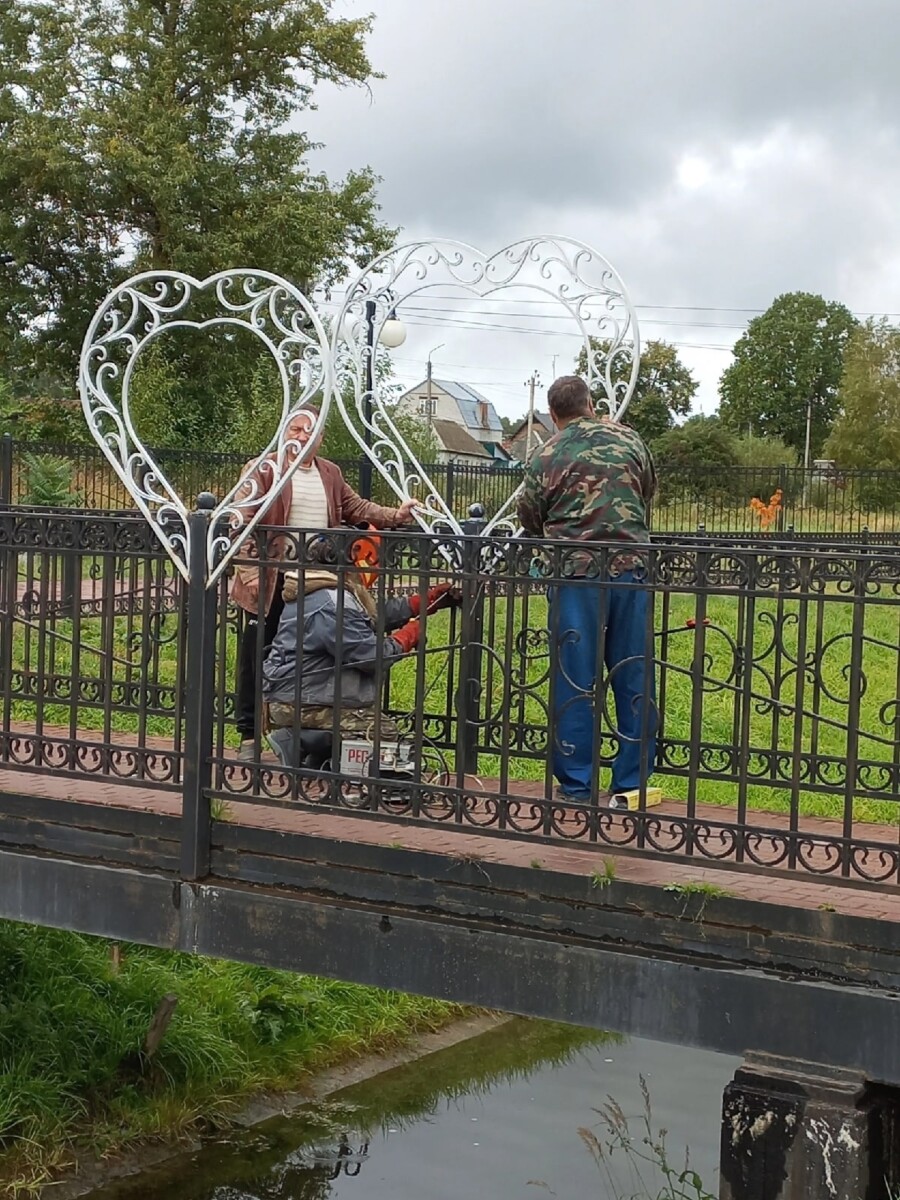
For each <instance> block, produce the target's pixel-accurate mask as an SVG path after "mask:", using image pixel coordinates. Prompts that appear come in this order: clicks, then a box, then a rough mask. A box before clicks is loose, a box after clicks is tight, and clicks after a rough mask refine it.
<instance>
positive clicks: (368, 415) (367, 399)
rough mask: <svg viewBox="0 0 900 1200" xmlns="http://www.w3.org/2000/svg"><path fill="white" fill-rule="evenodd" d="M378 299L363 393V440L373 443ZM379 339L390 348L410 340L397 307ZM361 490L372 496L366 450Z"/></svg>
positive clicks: (369, 304)
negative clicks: (407, 339)
mask: <svg viewBox="0 0 900 1200" xmlns="http://www.w3.org/2000/svg"><path fill="white" fill-rule="evenodd" d="M375 308H376V306H375V301H374V300H367V301H366V391H365V396H364V397H363V417H364V428H363V441H364V442H365V444H366V446H367V447H369V448H370V449H371V446H372V429H371V425H372V396H373V394H374V392H375ZM378 341H379V342H381V343H382V345H384V346H386V347H387V348H388V349H389V350H395V349H396V348H397V347H398V346H402V345H403V343H404V342H405V341H406V329H405V328H404V326H403V323H402V321H399V320H398V319H397V313H396V310H395V309H393V308H392V309H391V313H390V316H389V317H388V319H387V320H386V321H385V323H384V325H383V326H382V329H381V332H380V334H379V336H378ZM359 494H360V495H361V496H362V498H363V499H364V500H371V499H372V460H371V459H370V458H369V456H368V454H363V455H362V457H361V458H360V462H359Z"/></svg>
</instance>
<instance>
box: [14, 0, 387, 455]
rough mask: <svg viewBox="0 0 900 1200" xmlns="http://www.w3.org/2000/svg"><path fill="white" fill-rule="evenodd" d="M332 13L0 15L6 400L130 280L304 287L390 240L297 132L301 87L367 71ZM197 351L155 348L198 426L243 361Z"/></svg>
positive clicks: (251, 3)
mask: <svg viewBox="0 0 900 1200" xmlns="http://www.w3.org/2000/svg"><path fill="white" fill-rule="evenodd" d="M331 9H332V0H228V2H227V3H224V2H223V0H6V2H5V3H4V4H2V5H0V136H2V145H3V154H2V158H0V251H3V254H0V356H2V357H0V365H4V362H5V366H6V370H7V373H8V374H9V375H10V377H11V378H13V379H14V381H16V383H17V384H18V385H19V390H23V389H25V390H27V389H28V388H31V387H32V386H33V385H32V382H31V381H32V380H33V379H34V377H35V375H36V374H37V373H38V372H39V371H43V372H45V373H49V374H50V375H51V376H54V377H56V378H58V379H61V380H64V381H65V382H66V383H67V384H68V383H69V382H70V381H72V380H74V377H75V365H76V361H77V354H78V348H79V345H80V342H81V339H82V337H83V334H84V330H85V327H86V325H87V322H88V321H89V319H90V316H91V314H92V313H93V310H94V309H95V307H96V306H97V304H98V303H99V301H100V300H101V298H102V297H103V295H104V294H105V292H106V291H107V290H108V289H109V288H110V287H112V286H113V285H114V284H115V283H117V282H118V281H120V280H121V279H123V278H124V277H126V276H127V275H128V274H130V273H132V272H134V271H137V270H140V269H145V268H151V267H152V268H175V269H179V270H183V271H188V272H190V273H192V274H194V275H197V276H200V277H202V276H205V275H207V274H210V273H211V272H214V271H217V270H221V269H223V268H227V267H233V266H254V267H257V268H261V269H266V270H270V271H275V272H278V273H279V274H283V275H285V276H286V277H287V278H289V279H291V280H293V282H295V283H296V284H298V285H299V286H300V287H301V288H304V289H306V290H309V289H310V288H312V286H314V285H315V284H316V283H328V282H329V281H331V280H334V279H335V278H337V277H338V276H339V275H340V274H341V273H342V272H343V270H344V269H345V268H346V264H347V261H348V259H352V260H356V261H361V260H364V259H367V258H368V257H370V256H371V255H372V254H374V253H376V252H379V251H380V250H382V249H383V248H385V247H386V246H387V245H389V243H390V240H391V237H392V235H391V232H390V231H389V230H387V229H385V228H384V227H383V226H382V225H381V224H380V223H379V221H378V219H377V212H378V209H377V203H376V199H375V192H374V185H375V178H374V176H373V175H372V174H371V172H370V171H369V170H368V169H364V170H361V171H359V172H356V173H352V174H350V175H348V177H347V178H346V179H345V180H343V181H342V182H340V183H338V184H332V183H330V182H329V180H328V179H327V178H325V177H324V176H323V175H321V174H317V173H315V172H313V171H312V170H311V168H310V167H309V165H308V162H307V157H308V152H309V151H310V149H311V148H312V143H311V142H310V141H309V139H308V137H307V136H306V134H305V133H303V132H300V131H299V130H298V128H297V119H298V116H299V115H300V114H302V112H303V111H304V110H306V109H309V108H311V107H312V106H313V96H314V89H315V86H316V84H318V83H319V82H321V81H329V82H332V83H336V84H365V83H366V81H367V80H369V79H371V78H372V74H373V73H372V68H371V66H370V63H369V60H368V58H367V56H366V51H365V45H364V39H365V35H366V33H367V32H368V29H369V24H370V21H369V19H344V18H339V17H335V16H332V13H331ZM206 350H207V352H206V353H204V350H203V349H200V348H190V347H188V346H187V345H181V346H179V347H177V349H176V348H175V347H174V345H173V347H171V348H167V351H166V355H167V358H169V360H170V366H172V368H173V370H174V373H175V376H176V377H177V378H178V380H179V386H180V387H181V389H182V404H181V408H182V410H183V411H184V412H186V413H187V412H188V410H190V412H191V414H192V416H193V418H194V424H195V425H196V427H197V428H198V429H199V430H200V431H201V432H202V431H203V430H205V431H206V432H207V434H211V433H213V432H214V431H215V429H216V427H217V426H218V427H219V429H221V419H222V416H223V410H224V411H227V407H228V396H227V395H225V394H224V393H227V392H228V391H229V389H231V391H232V392H233V393H235V391H236V389H237V390H240V389H244V390H246V387H247V385H248V381H249V380H250V379H251V377H252V374H253V372H254V370H256V369H257V363H256V362H255V361H254V358H253V355H248V354H247V352H246V346H244V345H242V346H240V347H236V348H234V349H233V350H232V351H231V353H230V354H229V353H228V347H222V348H219V347H217V348H216V352H215V353H214V354H209V353H208V348H206ZM157 369H159V367H158V364H157ZM201 410H203V411H201ZM198 418H202V419H198ZM220 444H221V438H220Z"/></svg>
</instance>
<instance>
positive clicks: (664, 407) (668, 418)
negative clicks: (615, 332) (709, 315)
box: [575, 338, 697, 442]
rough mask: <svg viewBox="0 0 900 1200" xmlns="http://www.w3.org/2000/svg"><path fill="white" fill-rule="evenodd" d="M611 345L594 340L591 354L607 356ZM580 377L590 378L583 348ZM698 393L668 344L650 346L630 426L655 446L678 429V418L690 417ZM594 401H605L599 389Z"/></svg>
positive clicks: (643, 356)
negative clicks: (676, 424) (606, 353)
mask: <svg viewBox="0 0 900 1200" xmlns="http://www.w3.org/2000/svg"><path fill="white" fill-rule="evenodd" d="M607 347H608V343H605V342H601V341H598V340H597V339H596V338H592V339H591V351H592V353H596V352H597V351H600V352H601V353H605V352H606V350H607ZM575 370H576V372H577V374H579V375H584V376H587V351H586V349H585V347H584V346H582V348H581V351H580V353H579V355H578V358H577V359H576V360H575ZM696 392H697V381H696V379H694V377H693V375H692V374H691V372H690V370H689V369H688V368H687V367H686V366H685V365H684V363H683V362H682V361H681V359H680V358H679V357H678V351H677V350H676V348H675V347H674V346H672V345H670V344H669V343H668V342H656V341H654V342H648V343H647V345H646V346H644V347H643V350H642V352H641V365H640V368H639V370H638V377H637V381H636V383H635V387H634V393H633V395H632V398H631V403H630V404H629V405H628V408H627V409H626V412H625V417H624V420H625V422H626V424H628V425H631V426H632V428H634V429H636V430H637V431H638V433H639V434H640V435H641V437H642V438H643V439H644V441H645V442H654V441H655V440H656V439H657V438H659V437H662V435H663V434H664V433H665V432H666V431H667V430H669V429H672V428H673V426H674V425H675V418H676V417H686V416H687V415H688V413H689V412H690V411H691V401H692V400H693V399H694V396H695V395H696ZM594 400H595V401H597V402H598V403H599V402H601V401H605V397H604V394H603V392H602V391H601V390H600V389H599V388H595V390H594Z"/></svg>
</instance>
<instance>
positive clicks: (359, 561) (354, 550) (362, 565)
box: [350, 525, 381, 588]
mask: <svg viewBox="0 0 900 1200" xmlns="http://www.w3.org/2000/svg"><path fill="white" fill-rule="evenodd" d="M367 528H368V531H369V536H368V537H361V538H359V539H358V540H357V541H355V542H354V543H353V545H352V546H351V548H350V559H351V561H352V563H353V565H354V566H355V567H356V568H357V569H358V570H359V574H360V580H361V582H362V585H363V587H366V588H370V587H371V586H372V584H373V583H374V582H375V580H376V578H377V575H378V571H377V569H376V568H377V567H378V549H379V547H380V545H381V538H379V537H377V536H373V535H374V533H375V526H374V525H369V526H368V527H367Z"/></svg>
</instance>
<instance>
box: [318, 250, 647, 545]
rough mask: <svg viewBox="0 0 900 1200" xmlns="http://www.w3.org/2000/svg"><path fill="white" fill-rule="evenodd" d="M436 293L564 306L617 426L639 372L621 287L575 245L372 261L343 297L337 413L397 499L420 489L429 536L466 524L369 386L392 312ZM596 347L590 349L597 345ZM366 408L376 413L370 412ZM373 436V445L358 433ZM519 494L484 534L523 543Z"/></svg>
mask: <svg viewBox="0 0 900 1200" xmlns="http://www.w3.org/2000/svg"><path fill="white" fill-rule="evenodd" d="M431 287H443V288H445V289H446V288H453V289H455V290H457V291H460V290H461V291H462V292H463V293H464V294H465V293H469V294H470V295H474V296H478V297H486V296H490V295H492V294H494V293H497V292H502V291H503V290H504V289H508V288H511V287H516V288H522V287H527V288H530V289H532V290H535V291H537V292H539V293H542V294H543V295H545V296H547V297H548V298H549V299H552V300H553V301H555V302H557V303H559V304H560V305H562V307H563V309H564V310H565V311H566V312H568V314H569V315H570V316H571V317H572V320H573V322H574V323H575V325H576V326H577V328H578V329H579V330H580V332H581V334H582V337H583V339H584V345H585V349H586V352H587V362H588V382H589V384H590V385H591V386H592V388H593V387H597V386H599V387H600V389H601V390H602V391H603V394H604V395H605V396H606V399H607V403H608V407H609V411H610V415H611V416H612V417H613V419H614V420H620V419H621V417H622V416H623V414H624V412H625V409H626V408H627V407H628V403H629V401H630V400H631V396H632V393H633V391H634V385H635V383H636V381H637V374H638V368H639V366H640V338H639V333H638V324H637V316H636V314H635V311H634V309H633V307H632V305H631V302H630V300H629V298H628V294H627V292H626V290H625V285H624V283H623V282H622V280H621V279H620V277H619V275H618V274H617V273H616V271H615V270H614V269H613V267H612V266H611V265H610V263H609V262H608V261H607V260H606V259H605V258H604V257H603V255H601V254H600V253H598V251H596V250H593V249H592V248H591V247H590V246H586V245H585V244H584V243H583V242H578V241H574V240H572V239H571V238H561V237H552V236H542V237H533V238H526V239H524V240H522V241H519V242H514V243H512V244H511V245H509V246H505V247H504V248H503V249H502V250H498V251H496V252H495V253H493V254H485V253H484V252H483V251H481V250H478V249H476V248H475V247H474V246H468V245H466V244H465V243H463V242H451V241H435V242H410V243H407V244H406V245H402V246H397V247H395V248H394V249H393V250H390V251H388V253H386V254H383V255H381V257H379V258H376V259H375V260H374V261H373V262H372V263H370V264H369V266H367V267H366V268H365V270H363V271H362V272H361V274H360V275H359V276H358V277H357V279H356V280H355V281H354V283H353V284H351V286H350V287H349V288H348V289H347V293H346V296H345V300H344V304H343V307H342V309H341V312H340V315H339V316H338V318H337V320H336V321H335V324H334V327H333V334H332V355H333V358H334V364H335V383H336V389H335V403H336V404H337V405H338V407H339V409H340V411H341V415H342V416H343V418H344V421H345V423H346V424H347V426H348V428H349V429H350V432H351V433H352V435H353V437H354V438H355V440H356V442H357V444H358V445H359V447H360V449H361V450H362V452H363V453H364V454H366V455H367V456H368V457H369V458H370V459H371V461H372V463H373V465H374V467H375V468H376V470H378V472H379V473H380V474H381V476H382V477H383V478H384V479H385V481H386V482H387V483H388V485H389V486H390V487H391V488H392V489H393V491H394V493H395V494H396V495H397V496H398V497H399V498H401V499H406V498H407V497H408V496H410V495H411V494H412V493H413V491H414V490H415V489H416V488H417V487H422V486H423V485H424V491H425V500H424V508H423V510H422V511H421V512H420V514H419V523H420V524H421V525H422V526H423V527H424V528H426V529H433V528H434V527H435V526H445V527H446V526H447V525H449V526H450V527H451V528H452V529H454V530H456V531H457V532H460V531H461V527H460V523H459V521H458V520H457V519H456V517H455V516H454V514H453V513H452V512H451V511H450V510H449V508H448V507H447V505H446V503H445V501H444V499H443V497H442V496H441V495H440V493H439V492H438V491H437V489H436V488H435V486H434V484H433V483H432V482H431V480H430V479H429V478H428V476H427V474H426V472H425V470H424V468H423V467H422V464H421V463H420V462H418V460H417V459H416V458H415V456H414V455H413V454H412V453H411V451H410V450H409V448H408V447H407V446H406V444H405V442H404V440H403V438H402V437H401V435H400V432H399V430H398V429H397V426H396V424H395V423H394V421H393V420H392V419H391V414H390V413H389V412H388V411H387V409H386V407H385V405H384V403H383V401H382V399H381V397H380V395H379V389H378V383H377V379H376V380H375V381H374V384H373V388H372V391H371V394H370V392H369V389H368V384H367V361H368V358H369V355H370V353H371V350H370V347H371V346H372V345H374V344H376V343H377V336H378V332H379V331H380V329H381V327H382V326H383V325H384V323H385V321H387V320H388V319H389V318H390V316H391V315H392V313H393V312H394V309H395V308H396V310H397V314H398V316H399V317H400V318H401V319H402V316H403V304H404V302H406V301H408V300H409V299H410V298H411V297H413V296H415V295H416V294H417V293H418V292H421V291H424V290H425V289H427V288H431ZM591 339H594V341H593V343H592V341H591ZM345 389H346V390H347V391H348V392H352V395H353V404H354V408H355V412H354V414H353V419H352V420H351V419H350V416H349V414H348V412H347V408H346V404H345V400H344V391H345ZM369 402H370V403H369ZM359 428H362V429H363V430H366V429H367V430H368V432H369V443H370V444H366V441H365V438H364V437H363V436H361V435H360V433H359V432H358V430H359ZM517 496H518V491H517V492H516V493H514V494H513V495H512V496H511V497H510V499H509V500H508V501H507V502H506V504H505V505H503V507H502V508H501V509H500V511H499V512H497V513H496V514H495V515H494V516H493V518H492V519H491V520H490V521H489V522H488V524H487V526H486V527H485V530H484V532H485V533H490V532H492V531H494V530H502V531H504V532H509V533H513V534H515V533H517V532H518V529H517V527H516V523H515V521H514V520H513V518H512V517H511V515H510V514H511V512H512V510H513V507H514V505H515V501H516V498H517Z"/></svg>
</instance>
